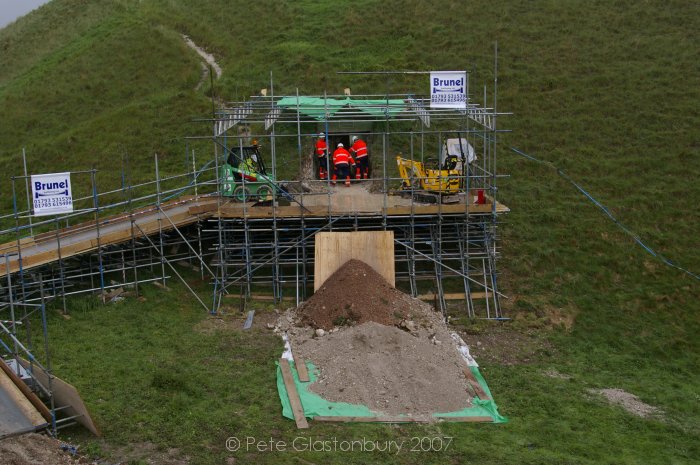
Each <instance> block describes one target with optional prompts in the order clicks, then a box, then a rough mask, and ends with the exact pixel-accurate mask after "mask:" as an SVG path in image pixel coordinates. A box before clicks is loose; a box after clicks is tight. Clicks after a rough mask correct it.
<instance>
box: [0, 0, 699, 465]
mask: <svg viewBox="0 0 700 465" xmlns="http://www.w3.org/2000/svg"><path fill="white" fill-rule="evenodd" d="M699 26H700V7H699V6H698V5H697V4H694V3H693V2H681V1H678V2H632V1H629V2H615V3H614V4H611V3H610V2H583V1H573V0H571V1H541V2H525V1H512V2H487V1H474V2H458V1H444V2H438V3H432V2H419V1H410V0H408V1H398V0H396V1H393V0H390V1H375V0H361V1H354V2H348V1H336V2H313V1H297V2H279V1H261V2H242V1H223V0H217V1H208V2H197V1H188V0H179V1H174V0H173V1H165V0H152V1H148V2H140V1H135V0H134V1H130V0H123V1H102V2H93V1H89V2H88V1H78V0H54V1H52V2H50V3H49V4H48V5H46V6H44V7H42V8H40V9H39V10H38V11H36V12H35V13H32V14H31V15H29V16H28V17H26V18H23V19H22V20H20V21H18V22H16V23H14V24H12V25H11V26H10V27H8V28H5V29H2V30H0V162H1V163H2V164H3V166H4V167H5V168H6V169H5V176H6V177H5V178H4V179H2V180H0V190H1V192H2V202H3V203H2V205H0V206H1V207H3V209H5V210H6V209H7V208H8V207H9V206H10V199H8V186H9V180H8V177H9V176H10V175H11V174H20V173H21V163H20V161H21V149H22V147H24V146H26V147H27V151H28V160H29V165H30V171H32V172H43V171H51V170H68V169H74V170H75V169H86V168H90V167H92V166H96V167H98V168H99V169H100V173H99V175H98V182H99V183H100V185H101V186H102V185H116V184H117V183H118V182H119V172H120V169H121V159H122V156H123V155H124V153H128V154H129V157H130V163H131V164H132V167H133V172H134V178H136V179H141V180H145V179H149V178H151V174H150V173H152V172H153V154H154V153H156V152H157V153H159V154H160V155H161V156H162V159H163V163H164V165H165V167H166V169H168V170H171V171H175V170H176V169H177V168H178V163H179V164H181V163H182V159H183V153H184V142H183V141H182V139H181V138H182V137H183V136H185V135H188V134H192V133H201V132H202V131H201V127H198V126H196V125H193V124H192V123H191V118H192V117H206V116H207V115H208V112H210V111H211V104H210V100H209V95H211V92H212V90H211V89H208V88H207V89H205V90H203V91H201V92H197V91H195V90H194V87H195V85H196V83H197V82H198V80H199V76H200V68H199V62H198V57H197V56H196V55H195V54H194V53H193V52H192V51H191V50H189V49H188V48H187V47H186V46H185V45H184V43H183V42H182V40H181V38H180V34H181V33H184V34H187V35H189V36H190V37H192V38H193V40H194V41H195V42H196V43H197V44H198V45H200V46H202V47H203V48H205V49H206V50H207V51H209V52H211V53H213V54H214V55H215V56H216V58H217V60H218V61H219V63H220V64H221V65H222V68H223V70H224V74H223V76H222V78H221V79H220V80H219V81H217V82H216V84H215V87H214V90H213V92H214V93H215V94H216V95H217V96H218V97H221V98H223V99H229V100H231V99H234V98H235V97H239V98H240V97H241V96H245V95H250V94H253V93H255V92H256V91H257V90H258V89H260V88H263V87H268V85H269V84H268V81H269V75H270V71H272V73H273V77H274V81H275V93H276V94H281V93H294V92H295V89H296V88H299V90H300V92H302V93H305V92H308V93H319V92H322V91H323V90H328V92H329V93H338V92H340V91H342V88H343V87H346V86H349V87H352V89H353V92H354V93H356V94H359V93H363V92H373V93H382V92H387V91H389V92H393V91H404V90H414V91H415V90H416V89H424V88H425V83H424V82H423V80H424V78H422V77H420V78H416V77H410V76H409V77H405V76H393V77H390V78H386V77H376V78H365V77H362V78H360V77H349V76H342V75H337V74H336V73H335V72H336V71H341V70H398V69H418V70H431V69H454V68H469V69H470V70H472V71H473V74H472V78H473V81H472V82H473V83H474V84H475V85H476V86H477V88H480V86H482V85H483V84H484V83H487V84H488V86H489V89H491V83H492V82H493V74H492V68H493V43H494V41H495V40H498V44H499V50H500V51H499V76H498V80H499V95H498V97H499V109H501V110H503V111H513V112H514V113H515V115H514V116H512V117H508V118H503V123H502V124H504V125H505V126H506V127H509V128H512V129H513V130H514V132H513V133H512V134H508V135H507V136H506V137H505V138H504V144H503V145H502V146H501V147H500V148H499V150H500V152H499V170H500V171H501V172H503V173H509V174H510V175H511V177H510V178H509V179H507V180H504V181H503V182H502V183H501V185H500V190H499V196H500V197H501V199H502V200H503V201H504V202H505V203H506V204H507V205H508V206H509V207H511V209H512V213H511V214H509V215H508V217H507V218H506V221H505V224H504V225H503V227H502V228H501V232H502V235H503V237H502V239H503V240H502V249H501V250H502V256H503V259H502V260H501V262H500V269H501V271H502V278H501V286H502V290H503V291H504V292H505V293H506V294H508V295H509V296H510V297H511V299H510V300H509V301H508V303H507V306H508V310H507V311H508V312H509V315H510V316H512V317H514V318H515V321H514V322H511V323H508V324H506V325H505V326H506V327H507V328H508V330H509V331H510V330H512V331H516V332H519V333H523V334H535V339H537V340H545V341H547V342H546V346H545V347H546V348H545V349H543V350H541V351H539V352H538V354H537V355H536V356H534V357H532V359H531V360H530V362H529V363H521V364H516V365H514V366H509V365H504V364H501V363H496V362H484V363H482V366H483V368H484V375H485V377H486V379H487V380H488V381H489V384H490V386H491V388H492V390H493V391H494V393H495V396H496V401H497V402H498V404H499V407H500V408H501V410H502V412H503V413H504V414H505V415H507V416H509V417H510V418H511V422H510V423H508V424H506V425H502V426H497V427H494V426H490V425H489V426H482V425H479V426H473V425H466V426H465V425H443V426H435V427H430V428H427V429H426V428H414V427H384V426H352V427H350V426H348V427H346V426H342V427H330V426H323V427H321V426H318V425H316V426H314V429H312V431H311V433H309V434H311V435H318V436H324V437H328V436H338V437H341V436H343V437H351V438H360V437H362V436H367V437H369V438H373V439H380V438H385V437H386V438H392V439H402V438H403V439H406V438H410V437H411V436H426V435H427V436H438V435H447V436H455V437H456V439H455V443H454V449H452V450H449V451H447V452H440V453H435V452H434V453H425V454H401V455H395V456H389V455H382V454H379V455H366V454H364V455H363V454H324V453H300V454H292V455H293V457H292V455H290V454H286V455H285V454H270V453H249V454H230V453H227V452H226V451H225V450H224V449H223V441H224V440H225V438H226V437H228V436H230V435H235V434H250V435H258V436H265V437H269V436H273V437H276V438H280V439H293V438H294V436H296V435H297V432H296V431H295V430H294V428H293V426H292V425H291V424H290V423H291V422H289V421H286V420H283V419H281V418H280V415H279V411H278V405H277V401H276V399H275V395H276V394H275V392H274V386H273V385H272V382H273V370H274V366H273V362H274V358H275V354H276V353H278V351H279V343H278V340H277V339H276V338H274V337H272V336H271V335H265V334H261V333H253V334H252V335H249V334H247V333H246V334H240V333H225V334H223V333H222V334H220V333H216V334H213V335H202V334H199V333H195V332H193V331H192V325H193V324H195V323H196V322H198V321H199V320H201V319H203V318H204V317H205V316H204V315H202V314H201V312H200V309H199V308H198V307H197V306H196V305H195V304H194V303H190V302H188V300H187V297H185V294H184V291H183V290H182V289H180V288H178V287H177V286H175V287H176V290H175V291H174V292H175V293H176V294H175V295H176V296H177V297H175V295H173V294H165V293H162V292H153V293H152V294H149V295H148V296H147V297H148V300H147V302H146V303H138V302H136V301H133V302H131V301H130V302H127V303H125V304H124V305H122V306H120V307H115V308H111V307H110V308H109V309H105V308H103V307H96V306H94V305H87V306H86V307H84V308H83V309H82V310H79V309H78V308H76V311H75V312H74V313H73V318H72V319H71V320H67V321H64V320H62V319H58V318H55V319H52V322H51V337H52V344H53V346H54V347H55V348H56V349H55V351H56V353H55V362H56V367H57V368H56V369H57V373H58V374H59V375H62V376H64V377H65V378H66V379H69V380H70V381H72V382H75V383H76V385H78V387H79V388H80V389H81V391H82V392H83V394H84V395H85V397H86V399H87V401H88V404H89V405H90V407H91V408H92V410H93V412H94V413H95V416H96V417H97V419H98V422H99V423H100V425H101V426H103V429H104V430H105V433H106V434H105V443H101V444H102V445H101V446H100V447H103V448H109V447H111V446H114V445H119V444H125V443H128V442H137V441H150V442H153V443H156V444H157V445H158V446H159V447H162V448H169V447H179V448H180V449H181V450H182V451H183V453H185V454H187V455H189V456H191V457H192V463H222V462H223V461H224V460H225V459H226V458H231V457H235V458H237V460H238V462H236V463H249V462H252V461H255V462H256V463H290V462H291V461H295V460H296V463H341V462H342V463H367V462H382V463H513V464H521V463H533V464H534V463H561V464H564V463H567V464H568V463H577V464H578V463H581V464H598V463H616V464H617V463H624V464H653V463H658V464H668V463H679V464H680V463H693V462H694V460H695V459H693V457H698V456H700V450H698V445H697V444H698V443H700V441H699V439H700V406H699V405H700V404H699V403H698V399H699V397H698V396H699V395H700V394H699V392H698V386H700V375H699V373H698V368H697V367H698V366H700V356H699V355H698V354H699V353H700V347H699V346H700V342H699V340H700V339H699V338H698V337H697V334H698V332H699V330H700V318H699V317H698V311H699V310H700V303H698V302H699V298H700V284H699V283H698V281H697V280H696V279H693V278H692V277H690V276H688V275H686V274H683V273H682V272H680V271H678V270H675V269H672V268H669V267H667V266H665V265H663V264H662V263H661V262H660V261H659V260H658V259H656V258H654V257H652V256H651V255H649V254H648V253H646V252H645V251H644V250H643V249H641V248H640V247H639V246H638V245H636V244H635V243H634V242H633V241H632V239H631V238H630V237H628V236H627V235H625V234H624V233H622V232H621V230H620V229H619V228H617V227H616V226H615V225H614V224H613V223H612V222H611V221H610V220H609V219H608V218H607V217H605V216H604V215H603V214H602V213H601V212H600V211H599V210H598V209H597V208H596V207H595V206H593V205H592V203H590V202H589V201H587V200H586V199H585V198H584V197H583V196H582V195H581V194H580V193H579V192H578V191H576V190H575V188H574V187H573V186H572V185H570V184H569V183H567V182H566V181H565V180H564V179H563V178H562V177H560V176H558V175H557V174H556V173H555V172H554V171H553V170H552V169H550V168H548V167H547V166H544V165H541V164H536V163H533V162H532V161H529V160H526V159H524V158H522V157H520V156H518V155H516V154H514V153H512V152H510V151H508V150H507V147H508V146H510V145H513V146H516V147H518V148H520V149H522V150H524V151H525V152H528V153H531V154H533V155H535V156H537V157H539V158H541V159H543V160H547V161H550V162H552V163H554V164H555V165H556V166H558V167H560V168H561V169H563V170H564V171H565V172H566V173H567V174H568V175H569V176H571V177H572V178H573V179H575V180H577V181H578V182H580V183H581V184H582V185H583V186H584V187H585V188H586V189H587V190H588V191H589V192H591V194H593V195H594V196H595V197H596V198H597V199H598V200H599V201H601V202H602V203H603V204H604V205H606V206H607V207H608V208H609V209H610V211H611V212H612V213H613V214H614V215H615V216H616V217H617V218H618V219H619V220H620V221H621V222H622V223H623V224H625V225H627V226H628V227H630V228H631V229H632V230H634V231H636V232H637V233H639V235H640V236H641V237H642V238H643V239H644V240H645V241H646V242H648V243H649V244H650V245H651V246H652V247H654V248H655V249H656V250H657V251H659V252H661V253H662V254H664V255H665V256H667V257H669V258H671V259H673V260H675V261H676V262H678V263H679V264H680V265H682V266H684V267H686V268H688V269H690V270H692V271H694V272H695V273H699V272H700V241H699V240H698V227H699V221H698V214H697V204H698V203H699V202H700V187H699V185H698V183H697V179H698V178H699V177H700V153H698V152H699V150H698V149H699V147H700V129H699V128H700V114H699V112H700V105H698V103H699V102H700V60H698V50H700V36H699V35H698V34H697V30H698V27H699ZM477 94H478V95H481V92H478V93H477ZM492 98H493V95H492V93H491V90H489V91H488V99H489V101H491V99H492ZM479 99H480V98H479ZM202 150H206V149H205V148H202ZM198 158H199V157H198ZM180 166H181V165H180ZM202 286H203V287H201V289H202V292H207V290H206V286H204V285H202ZM181 293H182V294H181ZM76 305H77V304H76ZM560 317H561V319H563V320H571V319H574V321H575V322H574V324H573V326H572V328H571V329H570V330H567V329H565V328H564V327H557V326H556V325H553V324H552V322H556V321H558V319H560ZM468 326H469V327H468V328H467V330H468V331H471V332H473V333H481V332H485V331H489V329H488V327H486V328H485V327H484V325H481V324H476V325H468ZM528 337H529V336H528ZM77 341H81V343H79V342H77ZM174 341H177V342H174ZM503 342H504V344H505V343H506V342H507V341H503ZM120 344H123V348H121V349H120V348H119V345H120ZM134 364H136V365H138V366H139V367H142V368H143V371H138V370H135V369H134ZM210 367H211V368H210ZM552 368H553V369H556V370H558V371H559V372H561V373H565V374H567V375H569V376H571V379H569V380H562V379H553V378H549V377H546V376H544V375H543V372H544V371H545V370H547V369H552ZM106 370H109V373H107V372H106ZM175 375H177V376H175ZM173 377H175V378H176V379H173ZM182 377H186V378H188V379H189V380H190V381H188V382H186V383H184V384H180V381H178V380H179V379H181V378H182ZM607 387H615V388H622V389H625V390H627V391H629V392H632V393H634V394H636V395H638V396H639V397H640V398H641V399H642V400H644V401H646V402H648V403H650V404H653V405H655V406H657V407H659V408H661V409H663V411H664V417H663V418H662V419H640V418H637V417H634V416H631V415H630V414H629V413H627V412H625V411H624V410H622V409H621V408H616V407H609V406H608V405H607V404H605V403H604V402H603V401H602V400H601V399H599V398H597V397H595V396H593V395H591V394H589V393H588V392H587V389H589V388H607ZM75 434H78V433H75ZM78 440H80V441H85V442H86V443H90V444H91V446H90V447H92V448H97V447H98V445H97V443H91V442H90V441H89V440H88V439H87V438H85V437H83V436H79V437H78Z"/></svg>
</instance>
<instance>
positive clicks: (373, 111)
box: [276, 97, 408, 121]
mask: <svg viewBox="0 0 700 465" xmlns="http://www.w3.org/2000/svg"><path fill="white" fill-rule="evenodd" d="M276 105H277V106H278V107H280V108H282V109H285V110H294V111H296V110H297V109H298V110H299V113H302V114H304V115H306V116H310V117H311V118H315V119H317V120H319V121H322V120H324V119H325V117H326V112H328V115H329V116H332V115H334V114H336V113H337V112H338V111H340V110H342V109H344V108H349V109H353V110H361V111H362V112H364V113H367V115H368V116H387V117H389V118H391V117H394V116H396V115H398V114H399V113H401V112H405V111H407V110H408V107H407V106H406V103H405V102H404V101H403V100H401V99H389V100H386V99H384V100H382V99H362V100H360V99H353V98H350V97H347V98H344V99H336V98H321V97H298V98H297V97H283V98H281V99H280V100H278V101H277V103H276Z"/></svg>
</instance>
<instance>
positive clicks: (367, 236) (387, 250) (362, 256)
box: [314, 231, 396, 292]
mask: <svg viewBox="0 0 700 465" xmlns="http://www.w3.org/2000/svg"><path fill="white" fill-rule="evenodd" d="M352 259H357V260H360V261H363V262H365V263H367V264H368V265H370V266H371V267H372V268H374V269H375V270H376V271H377V273H379V274H380V275H382V276H383V277H384V279H386V280H387V282H388V283H389V284H391V286H392V287H394V286H395V285H396V276H395V269H394V231H357V232H320V233H318V234H316V245H315V250H314V292H316V291H317V290H318V289H319V288H320V287H321V286H322V285H323V283H324V282H325V281H326V279H328V278H330V276H331V275H332V274H333V273H335V272H336V271H337V270H338V269H339V268H340V267H341V266H343V265H344V264H345V263H346V262H348V261H349V260H352Z"/></svg>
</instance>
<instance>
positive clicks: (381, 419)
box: [313, 416, 493, 423]
mask: <svg viewBox="0 0 700 465" xmlns="http://www.w3.org/2000/svg"><path fill="white" fill-rule="evenodd" d="M313 420H314V421H324V422H331V423H332V422H339V423H435V422H439V421H444V422H452V423H493V418H491V417H487V416H480V417H402V416H394V417H392V416H385V417H342V416H337V417H336V416H316V417H313Z"/></svg>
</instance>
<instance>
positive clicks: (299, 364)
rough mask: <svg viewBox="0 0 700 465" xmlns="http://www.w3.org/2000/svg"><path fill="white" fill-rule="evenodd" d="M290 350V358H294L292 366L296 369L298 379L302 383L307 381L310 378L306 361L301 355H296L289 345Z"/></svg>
mask: <svg viewBox="0 0 700 465" xmlns="http://www.w3.org/2000/svg"><path fill="white" fill-rule="evenodd" d="M289 347H290V349H291V351H292V358H294V366H295V367H296V369H297V375H299V381H301V382H302V383H308V382H309V381H310V380H311V378H309V370H308V369H307V368H306V363H305V362H304V360H303V359H302V358H301V357H297V355H296V353H295V352H294V347H292V346H291V344H290V345H289Z"/></svg>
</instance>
